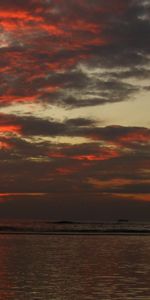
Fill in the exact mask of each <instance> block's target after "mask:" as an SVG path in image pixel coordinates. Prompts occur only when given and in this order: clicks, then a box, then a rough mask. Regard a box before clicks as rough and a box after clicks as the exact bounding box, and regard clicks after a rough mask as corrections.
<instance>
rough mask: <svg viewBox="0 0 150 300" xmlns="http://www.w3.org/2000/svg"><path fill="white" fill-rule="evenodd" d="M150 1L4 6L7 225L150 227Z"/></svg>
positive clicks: (0, 21)
mask: <svg viewBox="0 0 150 300" xmlns="http://www.w3.org/2000/svg"><path fill="white" fill-rule="evenodd" d="M149 36H150V2H149V1H147V0H126V1H124V0H111V1H109V0H107V1H106V0H105V1H104V0H92V1H91V0H26V1H21V0H5V1H0V217H1V218H33V219H34V218H48V219H50V220H60V219H61V220H83V221H86V220H91V221H101V220H107V221H109V220H110V221H111V220H117V219H118V218H127V219H130V220H149V219H150V168H149V167H150V160H149V157H150V113H149V112H150V102H149V99H150V85H149V75H150V51H149V50H150V42H149Z"/></svg>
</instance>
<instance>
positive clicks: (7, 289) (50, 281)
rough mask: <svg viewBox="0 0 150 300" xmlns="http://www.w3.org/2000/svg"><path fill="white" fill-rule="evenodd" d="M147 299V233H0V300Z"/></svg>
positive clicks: (149, 261)
mask: <svg viewBox="0 0 150 300" xmlns="http://www.w3.org/2000/svg"><path fill="white" fill-rule="evenodd" d="M27 299H28V300H33V299H34V300H36V299H42V300H84V299H85V300H95V299H96V300H130V299H136V300H149V299H150V236H115V235H114V236H92V235H90V236H84V235H83V236H82V235H80V236H77V235H69V236H65V235H60V236H42V235H14V234H13V235H9V234H8V235H7V234H5V235H0V300H27Z"/></svg>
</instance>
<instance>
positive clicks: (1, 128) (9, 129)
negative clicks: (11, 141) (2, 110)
mask: <svg viewBox="0 0 150 300" xmlns="http://www.w3.org/2000/svg"><path fill="white" fill-rule="evenodd" d="M20 132H21V126H20V125H0V134H1V133H20Z"/></svg>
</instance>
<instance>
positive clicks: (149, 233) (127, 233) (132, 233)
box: [0, 230, 150, 236]
mask: <svg viewBox="0 0 150 300" xmlns="http://www.w3.org/2000/svg"><path fill="white" fill-rule="evenodd" d="M0 235H55V236H56V235H62V236H63V235H76V236H77V235H90V236H91V235H103V236H104V235H117V236H119V235H121V236H150V231H146V230H141V231H138V230H137V231H130V230H129V231H97V230H95V231H92V230H91V231H90V230H89V231H87V230H85V231H84V230H80V231H0Z"/></svg>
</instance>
